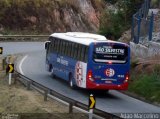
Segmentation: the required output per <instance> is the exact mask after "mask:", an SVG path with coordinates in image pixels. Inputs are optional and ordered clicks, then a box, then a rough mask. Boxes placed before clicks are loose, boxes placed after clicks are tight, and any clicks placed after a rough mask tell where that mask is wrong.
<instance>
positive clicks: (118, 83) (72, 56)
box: [45, 32, 130, 90]
mask: <svg viewBox="0 0 160 119" xmlns="http://www.w3.org/2000/svg"><path fill="white" fill-rule="evenodd" d="M45 49H46V66H47V70H48V71H49V72H51V74H52V75H55V76H57V77H59V78H61V79H64V80H66V81H68V82H69V85H70V87H72V88H73V87H76V86H77V87H80V88H85V89H98V90H110V89H115V90H126V89H127V88H128V80H129V70H130V48H129V45H128V44H125V43H120V42H115V41H111V40H107V39H106V38H105V37H104V36H101V35H96V34H91V33H82V32H67V33H53V34H52V35H50V37H49V40H48V41H46V43H45Z"/></svg>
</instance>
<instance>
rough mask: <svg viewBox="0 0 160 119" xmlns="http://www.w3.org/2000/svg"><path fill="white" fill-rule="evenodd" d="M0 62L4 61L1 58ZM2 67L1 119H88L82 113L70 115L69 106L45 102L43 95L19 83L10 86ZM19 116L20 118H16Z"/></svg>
mask: <svg viewBox="0 0 160 119" xmlns="http://www.w3.org/2000/svg"><path fill="white" fill-rule="evenodd" d="M0 60H2V59H1V58H0ZM10 61H11V59H10ZM0 67H1V68H0V119H1V118H8V116H13V115H14V116H13V117H12V118H14V119H87V118H88V117H87V116H86V115H85V114H82V113H73V114H68V111H69V110H68V106H66V105H63V104H62V103H59V102H57V101H56V100H52V99H49V98H48V101H44V97H43V95H41V94H40V93H38V92H37V91H35V90H30V91H28V90H26V87H25V86H24V85H22V83H20V82H19V81H17V83H16V84H12V85H11V86H8V76H6V74H5V71H4V70H2V63H0ZM13 80H14V79H13ZM7 114H10V115H7ZM12 114H13V115H12ZM17 116H18V118H16V117H17Z"/></svg>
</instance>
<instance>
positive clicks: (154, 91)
mask: <svg viewBox="0 0 160 119" xmlns="http://www.w3.org/2000/svg"><path fill="white" fill-rule="evenodd" d="M129 92H131V93H133V94H136V95H137V96H138V97H141V98H144V99H145V100H146V101H149V102H151V103H155V104H160V65H158V64H154V65H153V64H152V65H151V64H150V65H146V64H144V65H139V66H135V65H134V64H133V67H132V71H131V80H130V85H129Z"/></svg>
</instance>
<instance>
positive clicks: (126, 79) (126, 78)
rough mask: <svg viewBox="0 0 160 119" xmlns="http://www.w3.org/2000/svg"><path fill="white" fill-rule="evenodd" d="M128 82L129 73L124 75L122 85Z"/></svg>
mask: <svg viewBox="0 0 160 119" xmlns="http://www.w3.org/2000/svg"><path fill="white" fill-rule="evenodd" d="M128 80H129V73H127V74H126V76H125V80H124V83H127V82H128Z"/></svg>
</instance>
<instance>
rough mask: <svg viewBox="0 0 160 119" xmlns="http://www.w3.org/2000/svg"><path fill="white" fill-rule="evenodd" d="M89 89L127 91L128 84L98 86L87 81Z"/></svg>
mask: <svg viewBox="0 0 160 119" xmlns="http://www.w3.org/2000/svg"><path fill="white" fill-rule="evenodd" d="M86 88H87V89H97V90H127V89H128V83H123V84H121V85H115V84H96V83H94V82H92V81H87V87H86Z"/></svg>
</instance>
